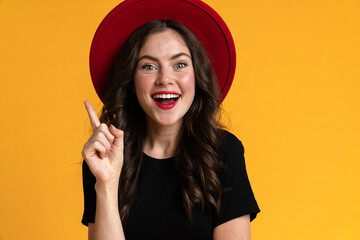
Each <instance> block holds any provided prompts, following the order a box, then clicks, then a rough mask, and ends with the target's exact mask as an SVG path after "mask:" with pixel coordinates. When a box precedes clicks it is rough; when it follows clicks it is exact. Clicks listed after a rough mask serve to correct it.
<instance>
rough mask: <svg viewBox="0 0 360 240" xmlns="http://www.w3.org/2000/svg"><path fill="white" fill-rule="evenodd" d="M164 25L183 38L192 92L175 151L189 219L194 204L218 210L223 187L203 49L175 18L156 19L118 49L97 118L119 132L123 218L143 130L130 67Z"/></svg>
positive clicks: (213, 86) (211, 78) (214, 93)
mask: <svg viewBox="0 0 360 240" xmlns="http://www.w3.org/2000/svg"><path fill="white" fill-rule="evenodd" d="M167 29H172V30H175V31H176V32H177V33H179V35H180V36H181V37H182V38H183V40H184V41H185V43H186V44H187V46H188V48H189V50H190V53H191V57H192V62H193V67H194V73H195V98H194V101H193V103H192V105H191V107H190V109H189V110H188V112H187V113H186V114H185V116H184V121H183V126H182V129H181V133H180V134H181V136H180V139H181V140H180V142H179V145H178V146H177V151H176V157H175V164H176V167H177V170H178V172H179V173H180V174H181V176H182V177H183V186H182V197H183V203H184V206H185V208H186V211H187V213H188V216H189V218H190V219H191V218H192V212H193V209H194V208H195V207H201V209H202V210H204V208H205V207H213V208H214V209H215V210H216V211H217V212H219V210H220V199H221V193H222V191H223V189H222V187H221V183H220V180H219V174H220V172H221V171H222V169H223V165H222V162H221V161H220V159H219V158H218V155H217V153H218V149H219V144H220V138H221V132H222V131H221V130H220V129H221V126H220V123H219V119H218V117H219V115H218V113H219V107H220V102H219V90H218V87H217V82H216V78H215V74H214V73H213V69H212V67H211V63H210V60H209V58H208V56H207V54H206V51H205V50H204V48H203V46H202V44H201V42H200V41H199V40H198V39H197V37H196V36H195V35H194V33H193V32H191V31H190V30H189V29H188V28H186V27H185V26H184V25H182V24H181V23H179V22H177V21H173V20H156V21H152V22H149V23H147V24H145V25H143V26H141V27H140V28H138V29H137V30H136V31H134V32H133V33H132V35H131V36H130V37H129V38H128V39H127V41H126V42H125V44H124V46H123V47H122V49H121V50H120V52H119V54H118V56H117V58H116V60H115V62H114V67H113V74H112V77H111V78H110V79H109V82H108V83H107V85H108V87H107V92H106V94H105V98H104V107H103V109H102V113H101V116H100V121H101V122H104V123H107V124H110V123H111V124H113V125H114V126H116V127H118V128H120V129H122V130H123V131H124V133H125V137H124V165H123V168H122V173H121V177H120V180H119V181H120V185H119V186H121V187H120V188H119V206H120V216H121V219H122V220H123V221H125V220H126V219H127V217H128V214H129V209H130V206H131V203H132V199H133V198H134V196H135V194H136V187H137V183H138V179H139V175H140V169H141V166H142V161H143V153H142V150H143V140H144V139H145V133H146V124H145V113H144V111H143V110H142V108H141V107H140V105H139V103H138V100H137V98H136V95H135V93H134V83H133V79H134V72H135V67H136V65H137V60H138V56H139V52H140V49H141V47H142V46H143V44H144V43H145V41H146V39H147V37H148V36H149V35H151V34H154V33H159V32H163V31H166V30H167ZM130 159H131V160H130Z"/></svg>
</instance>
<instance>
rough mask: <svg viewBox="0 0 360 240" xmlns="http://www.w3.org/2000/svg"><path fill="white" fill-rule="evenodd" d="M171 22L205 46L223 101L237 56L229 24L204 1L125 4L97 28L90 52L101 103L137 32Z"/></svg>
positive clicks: (150, 0) (160, 0)
mask: <svg viewBox="0 0 360 240" xmlns="http://www.w3.org/2000/svg"><path fill="white" fill-rule="evenodd" d="M159 19H171V20H175V21H178V22H180V23H182V24H183V25H185V26H186V27H187V28H189V29H190V30H191V31H192V32H193V33H194V34H195V35H196V36H197V37H198V39H199V40H200V42H201V43H202V44H203V46H204V48H205V50H206V52H207V54H208V56H209V59H210V61H211V64H212V66H213V69H214V71H215V74H216V77H217V80H218V85H219V89H220V91H221V98H220V101H222V100H223V99H224V98H225V96H226V94H227V93H228V91H229V89H230V86H231V84H232V81H233V78H234V74H235V66H236V55H235V45H234V41H233V38H232V36H231V33H230V31H229V29H228V27H227V26H226V23H225V22H224V20H222V18H221V17H220V15H219V14H218V13H217V12H215V10H214V9H212V8H211V7H209V6H208V5H207V4H205V3H204V2H202V1H201V0H125V1H123V2H122V3H120V4H119V5H117V6H116V7H115V8H114V9H113V10H112V11H111V12H110V13H109V14H108V15H107V16H106V17H105V18H104V20H103V21H102V22H101V24H100V26H99V27H98V29H97V31H96V33H95V36H94V39H93V41H92V44H91V50H90V73H91V78H92V81H93V84H94V87H95V90H96V93H97V94H98V96H99V98H100V99H101V100H103V99H104V94H105V90H106V85H107V84H106V80H107V79H108V77H109V74H110V70H111V67H112V63H113V61H114V58H115V56H116V54H117V52H118V51H119V50H120V49H121V47H122V46H123V44H124V43H125V41H126V39H127V38H128V37H129V36H130V35H131V33H132V32H134V31H135V30H136V29H137V28H139V27H140V26H142V25H144V24H145V23H148V22H150V21H153V20H159Z"/></svg>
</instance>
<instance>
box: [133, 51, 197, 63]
mask: <svg viewBox="0 0 360 240" xmlns="http://www.w3.org/2000/svg"><path fill="white" fill-rule="evenodd" d="M181 56H186V57H188V58H190V59H191V57H190V56H189V54H186V53H184V52H181V53H178V54H175V55H174V56H172V57H171V58H170V60H174V59H176V58H179V57H181ZM142 59H149V60H151V61H156V62H159V59H157V58H155V57H152V56H149V55H144V56H141V57H140V58H139V59H138V62H140V61H141V60H142Z"/></svg>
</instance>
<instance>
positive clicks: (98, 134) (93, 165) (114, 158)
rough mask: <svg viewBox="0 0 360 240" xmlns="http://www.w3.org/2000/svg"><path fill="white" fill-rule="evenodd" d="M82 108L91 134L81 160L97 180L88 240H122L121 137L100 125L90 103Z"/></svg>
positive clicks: (119, 132)
mask: <svg viewBox="0 0 360 240" xmlns="http://www.w3.org/2000/svg"><path fill="white" fill-rule="evenodd" d="M84 104H85V107H86V110H87V112H88V114H89V118H90V123H91V126H92V129H93V134H92V136H91V137H90V138H89V140H88V141H87V142H86V143H85V145H84V148H83V150H82V156H83V158H84V159H85V161H86V163H87V164H88V166H89V168H90V170H91V172H92V174H93V175H94V176H95V178H96V183H95V191H96V215H95V223H90V224H89V239H90V240H98V239H101V240H110V239H125V236H124V232H123V228H122V224H121V219H120V214H119V204H118V189H119V178H120V174H121V169H122V166H123V151H124V150H123V149H124V144H123V140H124V136H123V135H124V134H123V131H121V130H119V129H117V128H116V127H114V126H113V125H111V126H110V127H108V126H107V125H106V124H103V123H100V121H99V118H98V117H97V114H96V112H95V110H94V108H93V106H92V105H91V103H90V102H88V101H86V100H85V101H84Z"/></svg>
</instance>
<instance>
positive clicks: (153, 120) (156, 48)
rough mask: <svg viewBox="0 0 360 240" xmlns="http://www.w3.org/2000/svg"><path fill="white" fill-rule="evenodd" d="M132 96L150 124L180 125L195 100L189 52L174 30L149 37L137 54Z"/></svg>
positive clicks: (192, 70) (193, 78)
mask: <svg viewBox="0 0 360 240" xmlns="http://www.w3.org/2000/svg"><path fill="white" fill-rule="evenodd" d="M134 84H135V92H136V96H137V98H138V101H139V103H140V106H141V107H142V109H143V110H144V111H145V113H146V116H147V121H148V123H150V124H158V125H162V126H169V125H179V124H182V119H183V117H184V115H185V114H186V112H187V111H188V110H189V108H190V106H191V104H192V102H193V100H194V96H195V77H194V69H193V64H192V59H191V54H190V51H189V49H188V47H187V45H186V43H185V42H184V40H183V39H182V38H181V36H180V35H179V34H178V33H177V32H175V31H174V30H166V31H164V32H161V33H155V34H152V35H150V36H149V37H148V38H147V40H146V41H145V44H144V45H143V47H142V48H141V50H140V53H139V58H138V63H137V66H136V70H135V76H134Z"/></svg>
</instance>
